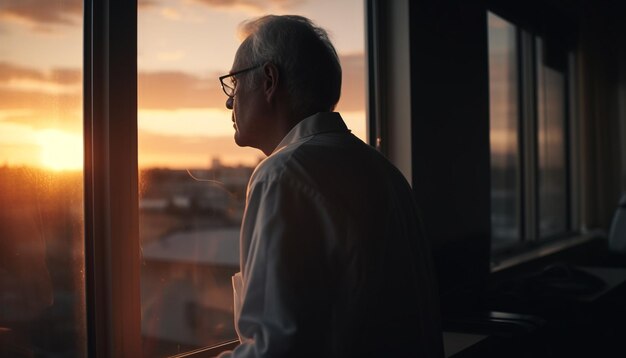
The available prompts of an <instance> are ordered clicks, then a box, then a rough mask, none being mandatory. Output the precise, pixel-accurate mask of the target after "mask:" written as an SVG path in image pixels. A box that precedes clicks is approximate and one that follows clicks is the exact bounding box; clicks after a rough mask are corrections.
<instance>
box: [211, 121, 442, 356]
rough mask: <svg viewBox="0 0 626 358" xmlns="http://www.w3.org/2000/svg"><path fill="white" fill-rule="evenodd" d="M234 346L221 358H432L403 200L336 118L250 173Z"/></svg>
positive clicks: (296, 134) (429, 317) (316, 124)
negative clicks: (237, 336) (237, 341)
mask: <svg viewBox="0 0 626 358" xmlns="http://www.w3.org/2000/svg"><path fill="white" fill-rule="evenodd" d="M240 247H241V271H242V276H243V277H242V278H243V296H242V297H243V298H242V307H241V311H240V315H239V319H238V322H237V326H238V332H239V334H240V335H241V338H242V344H241V345H239V346H238V347H237V348H236V349H235V350H234V351H233V352H227V353H223V354H222V355H221V356H220V357H272V358H275V357H298V358H300V357H316V358H319V357H342V358H344V357H368V356H382V357H388V356H389V357H413V356H416V357H417V356H420V357H421V356H423V357H438V356H440V355H441V352H442V348H441V330H440V323H439V312H438V303H437V302H438V301H437V296H436V292H435V286H434V278H433V277H434V273H433V272H432V269H431V263H430V257H429V255H430V253H429V251H428V247H427V245H426V242H425V239H424V237H423V235H422V232H421V229H420V227H419V223H418V215H417V209H416V206H415V204H414V200H413V196H412V191H411V189H410V187H409V185H408V184H407V182H406V181H405V179H404V177H403V176H402V174H400V172H399V171H398V170H397V169H396V168H395V167H393V166H392V165H391V164H390V163H389V162H388V161H387V160H386V159H385V158H384V157H383V156H382V155H381V154H380V153H378V152H377V151H376V150H374V149H373V148H371V147H370V146H368V145H367V144H365V143H363V142H362V141H361V140H359V139H358V138H357V137H355V136H354V135H352V134H351V133H350V131H349V130H348V129H347V127H346V125H345V124H344V123H343V120H342V119H341V117H340V115H339V114H338V113H318V114H316V115H314V116H311V117H308V118H306V119H304V120H302V121H301V122H300V123H299V124H298V125H296V126H295V127H294V128H293V129H292V130H291V131H290V132H289V133H288V134H287V136H286V137H285V138H284V139H283V140H282V141H281V143H280V144H279V145H278V146H277V148H276V149H275V151H274V152H273V153H272V154H271V155H270V156H269V157H268V158H266V159H265V160H264V161H263V162H261V163H260V164H259V166H258V167H257V168H256V169H255V171H254V173H253V174H252V177H251V179H250V182H249V184H248V192H247V202H246V210H245V213H244V218H243V223H242V228H241V246H240Z"/></svg>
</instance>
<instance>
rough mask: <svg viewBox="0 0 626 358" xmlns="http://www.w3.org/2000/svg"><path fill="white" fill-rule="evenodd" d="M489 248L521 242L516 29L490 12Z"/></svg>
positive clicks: (518, 83) (518, 82)
mask: <svg viewBox="0 0 626 358" xmlns="http://www.w3.org/2000/svg"><path fill="white" fill-rule="evenodd" d="M488 22H489V80H490V82H489V83H490V86H489V97H490V142H491V206H492V209H491V210H492V216H491V220H492V232H493V233H492V237H493V241H492V246H493V248H494V249H497V248H500V247H506V246H509V245H511V244H512V243H515V242H517V241H519V239H520V209H521V197H520V194H521V190H520V173H521V170H520V152H519V141H518V132H519V124H520V118H519V115H520V106H519V92H518V89H519V85H520V81H519V76H518V64H517V62H518V46H517V31H516V29H515V26H513V25H512V24H510V23H508V22H506V21H504V20H503V19H501V18H499V17H498V16H496V15H494V14H492V13H489V14H488Z"/></svg>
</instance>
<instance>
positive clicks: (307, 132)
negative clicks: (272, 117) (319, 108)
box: [273, 112, 349, 153]
mask: <svg viewBox="0 0 626 358" xmlns="http://www.w3.org/2000/svg"><path fill="white" fill-rule="evenodd" d="M348 131H349V130H348V127H347V126H346V124H345V123H344V122H343V119H342V118H341V115H340V114H339V113H337V112H319V113H316V114H314V115H312V116H310V117H306V118H305V119H303V120H301V121H300V122H299V123H298V124H296V125H295V127H293V128H292V129H291V130H290V131H289V133H287V135H286V136H285V138H283V140H282V141H281V142H280V143H279V144H278V146H276V149H274V152H273V153H276V152H278V151H279V150H281V149H282V148H284V147H286V146H288V145H289V144H292V143H295V142H297V141H299V140H301V139H303V138H306V137H310V136H313V135H316V134H321V133H329V132H348Z"/></svg>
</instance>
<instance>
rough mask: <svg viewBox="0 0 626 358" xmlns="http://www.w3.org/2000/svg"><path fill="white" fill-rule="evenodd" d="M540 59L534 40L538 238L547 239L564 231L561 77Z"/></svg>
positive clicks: (563, 113) (564, 200)
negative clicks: (535, 61)
mask: <svg viewBox="0 0 626 358" xmlns="http://www.w3.org/2000/svg"><path fill="white" fill-rule="evenodd" d="M543 59H544V53H543V42H542V41H541V39H538V40H537V97H538V101H537V114H538V116H537V127H538V128H537V129H538V131H537V136H538V146H539V148H538V158H539V234H540V237H547V236H554V235H557V234H562V233H564V232H565V231H566V230H567V174H566V173H567V168H566V152H565V145H566V142H565V129H566V128H565V74H564V72H563V71H559V70H555V69H553V68H551V67H548V66H547V65H545V63H544V61H543Z"/></svg>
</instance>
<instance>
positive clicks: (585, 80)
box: [578, 2, 624, 230]
mask: <svg viewBox="0 0 626 358" xmlns="http://www.w3.org/2000/svg"><path fill="white" fill-rule="evenodd" d="M582 13H584V16H582V15H581V17H580V37H579V47H578V58H579V61H578V63H579V66H580V67H579V99H578V101H579V113H580V124H581V131H580V133H581V148H580V151H581V158H582V162H581V167H582V172H583V178H582V185H583V220H584V223H585V226H586V227H587V228H601V229H604V230H608V227H609V224H610V221H611V217H612V215H613V212H614V210H615V208H616V205H617V201H618V199H619V196H620V192H621V191H623V190H624V184H623V183H622V182H623V180H622V179H621V178H622V177H623V172H624V169H623V163H624V158H623V156H624V155H623V154H622V148H623V144H622V143H623V141H624V134H623V128H624V118H623V114H621V113H620V112H623V110H621V109H620V108H623V100H624V99H623V98H620V96H622V97H623V94H620V87H623V84H622V85H620V77H623V76H620V73H621V72H622V71H623V69H622V68H623V64H622V63H621V62H623V61H621V60H620V52H621V51H622V50H621V49H620V47H623V44H622V42H623V38H624V37H623V35H624V33H621V32H622V29H623V25H621V22H622V21H623V20H622V19H620V17H619V16H617V15H616V13H615V12H614V9H613V8H612V7H611V6H606V5H603V4H599V3H597V2H585V3H584V6H583V12H582ZM622 83H623V81H622ZM622 93H623V91H622Z"/></svg>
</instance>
